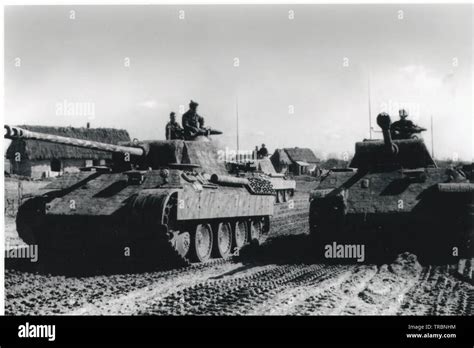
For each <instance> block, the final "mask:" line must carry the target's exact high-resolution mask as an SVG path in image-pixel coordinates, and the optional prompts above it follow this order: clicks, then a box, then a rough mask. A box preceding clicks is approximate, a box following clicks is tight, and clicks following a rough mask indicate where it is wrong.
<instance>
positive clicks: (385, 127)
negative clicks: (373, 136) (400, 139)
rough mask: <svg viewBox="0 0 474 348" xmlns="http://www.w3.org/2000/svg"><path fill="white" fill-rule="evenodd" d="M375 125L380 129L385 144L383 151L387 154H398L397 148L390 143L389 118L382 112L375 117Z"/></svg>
mask: <svg viewBox="0 0 474 348" xmlns="http://www.w3.org/2000/svg"><path fill="white" fill-rule="evenodd" d="M377 124H378V125H379V127H380V128H381V129H382V134H383V141H384V143H385V149H386V151H387V152H388V153H389V154H392V155H396V154H398V146H397V145H396V144H394V142H393V141H392V135H391V134H390V126H391V124H392V121H391V120H390V116H389V115H388V114H386V113H384V112H382V113H381V114H379V115H378V116H377Z"/></svg>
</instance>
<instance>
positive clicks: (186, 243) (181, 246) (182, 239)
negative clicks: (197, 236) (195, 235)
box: [173, 231, 191, 257]
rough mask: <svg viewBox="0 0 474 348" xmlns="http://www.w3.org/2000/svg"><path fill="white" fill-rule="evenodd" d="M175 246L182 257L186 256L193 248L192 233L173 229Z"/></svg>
mask: <svg viewBox="0 0 474 348" xmlns="http://www.w3.org/2000/svg"><path fill="white" fill-rule="evenodd" d="M173 235H174V236H173V246H174V248H175V249H176V251H177V252H178V253H179V255H181V256H182V257H186V256H187V255H188V253H189V250H190V248H191V234H190V233H189V232H186V231H185V232H180V231H173Z"/></svg>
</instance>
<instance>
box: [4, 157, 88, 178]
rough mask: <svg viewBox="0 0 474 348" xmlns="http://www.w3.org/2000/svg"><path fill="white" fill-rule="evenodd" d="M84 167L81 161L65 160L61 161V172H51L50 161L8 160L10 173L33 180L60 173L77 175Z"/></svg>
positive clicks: (83, 162)
mask: <svg viewBox="0 0 474 348" xmlns="http://www.w3.org/2000/svg"><path fill="white" fill-rule="evenodd" d="M85 165H86V160H83V159H65V160H61V172H53V171H52V170H51V160H49V159H48V160H33V161H31V160H23V161H20V162H15V161H13V160H10V167H11V173H12V174H17V175H22V176H29V177H31V178H33V179H41V178H49V177H55V176H58V175H59V174H60V173H77V172H79V171H80V170H79V168H81V167H84V166H85Z"/></svg>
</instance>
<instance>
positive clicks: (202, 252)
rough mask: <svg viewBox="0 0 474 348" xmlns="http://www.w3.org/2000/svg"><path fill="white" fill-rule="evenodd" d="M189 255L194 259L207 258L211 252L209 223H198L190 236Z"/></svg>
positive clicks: (202, 260)
mask: <svg viewBox="0 0 474 348" xmlns="http://www.w3.org/2000/svg"><path fill="white" fill-rule="evenodd" d="M191 252H192V253H191V256H192V259H193V260H194V261H197V262H204V261H207V260H209V258H210V257H211V252H212V228H211V225H209V224H199V225H197V226H196V230H195V231H194V233H193V236H192V238H191Z"/></svg>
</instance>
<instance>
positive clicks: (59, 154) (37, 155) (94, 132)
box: [6, 125, 130, 178]
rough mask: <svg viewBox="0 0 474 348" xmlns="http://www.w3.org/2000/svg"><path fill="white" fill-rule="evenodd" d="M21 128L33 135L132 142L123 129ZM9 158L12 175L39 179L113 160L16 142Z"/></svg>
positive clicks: (67, 148) (69, 148)
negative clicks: (41, 134)
mask: <svg viewBox="0 0 474 348" xmlns="http://www.w3.org/2000/svg"><path fill="white" fill-rule="evenodd" d="M19 127H20V128H24V129H26V130H30V131H34V132H40V133H46V134H53V135H60V136H63V137H70V138H77V139H86V140H93V141H100V142H103V143H109V144H118V143H119V142H122V141H130V136H129V134H128V132H127V131H126V130H123V129H114V128H73V127H46V126H27V125H25V126H19ZM6 157H7V159H8V160H10V163H11V171H12V173H13V174H18V175H24V176H31V177H35V178H38V177H49V176H54V175H57V174H58V173H61V172H70V171H77V170H79V168H80V167H84V166H91V165H103V164H105V163H106V162H107V161H108V160H110V159H111V158H112V154H111V153H108V152H104V151H98V150H91V149H84V148H78V147H74V146H70V145H61V144H54V143H47V142H43V141H38V140H24V139H17V140H13V141H12V142H11V144H10V146H9V147H8V149H7V151H6Z"/></svg>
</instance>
